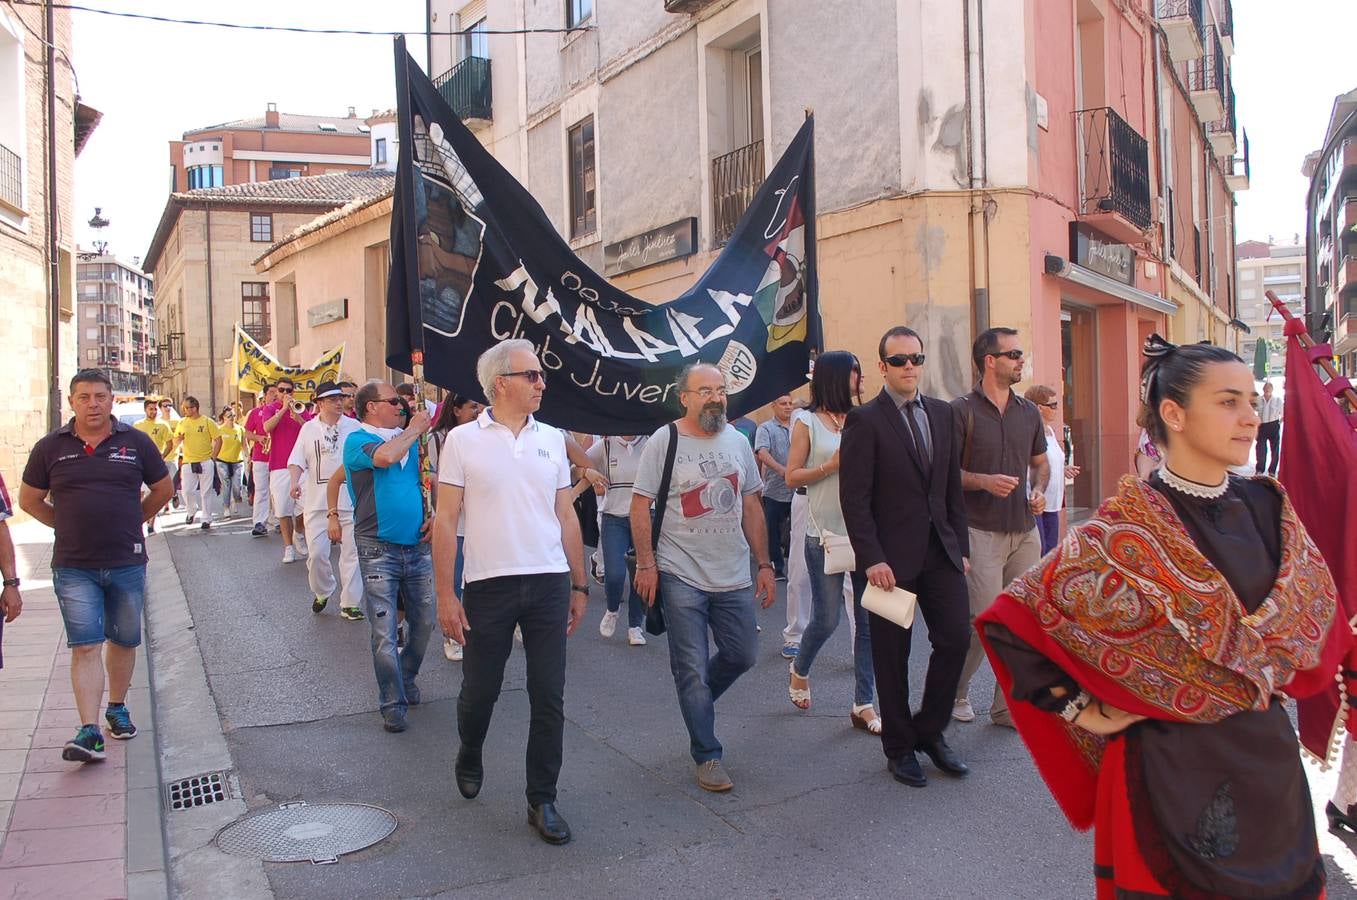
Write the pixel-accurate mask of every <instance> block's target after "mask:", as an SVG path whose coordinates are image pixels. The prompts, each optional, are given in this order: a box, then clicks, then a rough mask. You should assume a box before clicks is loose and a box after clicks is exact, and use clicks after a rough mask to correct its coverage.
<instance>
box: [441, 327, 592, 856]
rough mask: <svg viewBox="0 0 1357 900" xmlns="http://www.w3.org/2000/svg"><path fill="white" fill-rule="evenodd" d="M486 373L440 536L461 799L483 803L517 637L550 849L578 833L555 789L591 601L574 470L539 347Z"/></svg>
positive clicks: (444, 483) (513, 345)
mask: <svg viewBox="0 0 1357 900" xmlns="http://www.w3.org/2000/svg"><path fill="white" fill-rule="evenodd" d="M476 371H477V373H478V374H479V376H480V380H481V388H482V390H483V391H484V392H485V396H486V398H487V399H489V401H490V406H489V407H488V408H487V409H485V410H484V411H483V412H482V413H481V414H480V416H479V418H477V420H476V421H475V422H468V423H467V424H465V425H459V426H457V427H456V428H454V429H453V430H452V431H450V432H448V437H447V440H446V441H445V442H444V444H443V451H442V453H441V454H440V457H439V473H438V480H439V486H438V516H437V521H436V524H435V526H434V551H435V552H434V557H435V560H436V563H435V569H434V571H435V579H434V583H435V586H436V592H437V594H438V621H439V624H440V625H441V626H442V628H443V633H444V634H446V635H448V636H449V637H451V638H453V640H455V641H457V642H458V643H460V644H462V645H463V646H464V647H465V648H466V650H465V654H464V656H463V660H462V690H461V693H460V694H459V695H458V698H457V732H458V735H459V737H460V738H461V748H460V749H459V750H458V753H457V763H456V767H455V769H454V772H455V774H456V777H457V789H458V790H459V791H460V792H461V794H462V796H463V797H466V798H468V799H470V798H472V797H475V796H476V795H477V794H478V793H480V789H481V780H482V778H483V772H484V770H483V768H482V764H481V746H482V744H483V743H484V741H485V735H486V732H487V731H488V730H489V728H490V715H491V713H492V712H493V711H494V708H495V701H496V700H498V699H499V693H500V686H501V684H502V682H503V679H504V663H505V661H506V660H507V659H508V658H509V651H510V649H511V648H512V647H513V633H514V629H515V628H518V629H520V630H521V632H522V635H523V651H524V653H525V655H526V656H527V662H528V702H529V704H530V706H531V708H532V720H531V723H530V724H529V726H528V748H527V773H528V786H527V797H528V807H529V808H528V822H529V824H531V825H532V826H533V828H534V829H536V831H537V833H538V835H540V836H541V838H542V840H544V841H546V842H547V843H549V844H564V843H566V842H567V841H569V840H570V826H569V825H567V824H566V821H565V819H563V818H562V817H561V815H560V813H558V812H557V810H556V781H557V778H558V776H559V775H560V771H561V756H562V752H563V750H562V743H563V739H564V733H565V639H566V638H567V637H568V636H569V635H571V634H574V632H575V628H576V627H577V626H578V625H579V623H580V620H581V619H583V618H584V608H585V605H586V604H587V602H588V600H589V586H588V584H587V583H586V580H585V574H584V545H583V543H582V542H581V541H580V531H579V521H578V520H577V519H576V517H575V508H574V506H573V504H572V503H571V493H570V462H569V460H568V458H567V457H566V450H565V438H564V437H563V436H562V434H561V432H560V431H559V430H557V429H555V428H552V427H551V426H550V425H547V424H544V423H542V422H539V421H537V420H536V419H535V418H534V417H533V413H535V412H536V411H537V409H538V407H539V406H541V404H542V392H543V391H545V390H546V380H545V379H544V378H543V376H542V364H541V363H540V362H539V361H538V360H537V356H536V354H535V353H534V352H533V346H532V343H531V342H529V341H524V340H510V341H504V342H502V343H500V344H497V345H496V346H494V347H492V348H490V349H489V350H487V351H485V352H484V353H482V354H481V356H480V359H479V360H477V363H476ZM416 414H417V415H420V414H422V413H416ZM464 502H465V507H466V537H465V551H466V553H465V562H464V572H463V577H464V579H465V582H466V586H465V588H464V589H463V591H462V599H461V600H460V601H459V600H458V599H457V592H456V590H455V589H454V585H453V571H454V568H455V563H456V557H457V519H458V516H459V515H460V514H461V511H462V508H463V503H464Z"/></svg>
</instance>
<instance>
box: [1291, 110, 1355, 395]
mask: <svg viewBox="0 0 1357 900" xmlns="http://www.w3.org/2000/svg"><path fill="white" fill-rule="evenodd" d="M1302 172H1303V173H1304V175H1305V176H1306V177H1308V178H1309V179H1310V188H1309V190H1308V191H1307V193H1306V197H1305V212H1306V220H1305V251H1306V252H1305V283H1306V284H1307V285H1308V286H1309V291H1308V293H1307V294H1306V312H1307V313H1308V314H1309V319H1308V323H1309V326H1310V330H1311V332H1313V333H1315V334H1316V335H1319V337H1317V338H1316V339H1317V340H1324V339H1325V336H1327V337H1328V338H1330V339H1331V340H1332V342H1333V349H1334V354H1335V357H1336V359H1337V361H1338V368H1339V370H1340V371H1341V372H1342V373H1343V374H1344V375H1346V376H1348V377H1350V378H1351V377H1357V89H1354V90H1352V91H1349V92H1348V93H1346V94H1341V95H1339V96H1338V97H1337V98H1335V99H1334V104H1333V113H1332V114H1331V115H1330V117H1329V124H1328V127H1327V128H1326V129H1325V131H1324V143H1323V146H1322V147H1321V148H1320V149H1319V150H1316V151H1315V152H1314V153H1311V154H1310V155H1309V156H1307V157H1306V159H1305V165H1304V167H1303V169H1302Z"/></svg>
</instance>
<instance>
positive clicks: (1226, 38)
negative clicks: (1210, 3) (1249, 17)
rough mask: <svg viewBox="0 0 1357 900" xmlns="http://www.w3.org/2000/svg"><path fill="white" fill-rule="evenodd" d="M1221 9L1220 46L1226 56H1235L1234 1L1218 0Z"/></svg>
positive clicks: (1217, 3) (1217, 4)
mask: <svg viewBox="0 0 1357 900" xmlns="http://www.w3.org/2000/svg"><path fill="white" fill-rule="evenodd" d="M1216 8H1217V9H1218V10H1220V20H1219V23H1218V24H1219V25H1220V47H1221V49H1222V50H1224V51H1225V55H1226V56H1234V3H1233V2H1232V0H1216Z"/></svg>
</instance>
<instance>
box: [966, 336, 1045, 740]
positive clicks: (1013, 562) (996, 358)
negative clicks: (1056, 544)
mask: <svg viewBox="0 0 1357 900" xmlns="http://www.w3.org/2000/svg"><path fill="white" fill-rule="evenodd" d="M971 358H972V359H973V360H974V362H975V367H976V368H977V369H978V370H979V371H980V383H979V384H978V385H976V387H975V389H974V390H972V391H971V392H970V393H969V394H966V395H964V396H961V397H958V398H957V399H955V400H953V401H952V405H953V406H954V407H955V408H956V410H957V413H958V415H957V416H956V427H957V428H958V429H959V430H960V434H958V435H957V441H958V444H959V445H960V447H961V488H962V490H963V491H964V492H965V493H964V496H965V498H966V519H967V523H968V526H969V527H968V531H969V532H970V545H971V556H970V569H969V571H968V572H967V573H966V588H967V592H968V593H969V595H970V604H971V623H972V625H974V623H975V617H976V616H977V615H979V614H980V613H982V612H984V611H985V610H986V609H988V608H989V605H990V604H991V603H993V602H994V598H995V597H997V596H998V595H999V592H1000V591H1002V590H1003V589H1004V586H1005V585H1006V584H1008V583H1009V582H1010V581H1012V580H1013V579H1014V578H1017V577H1018V576H1019V575H1021V574H1022V573H1024V572H1026V571H1027V570H1028V569H1030V568H1031V567H1032V566H1033V565H1035V564H1036V562H1037V560H1038V559H1040V558H1041V540H1040V538H1039V537H1038V535H1037V523H1036V518H1035V517H1036V516H1037V515H1038V514H1040V513H1041V512H1042V511H1043V510H1044V509H1045V508H1046V496H1045V491H1046V483H1047V481H1048V480H1049V479H1050V477H1051V469H1050V465H1049V463H1048V462H1047V460H1046V428H1045V426H1044V425H1043V424H1042V421H1041V413H1040V411H1039V410H1038V409H1037V407H1036V405H1035V404H1033V403H1032V402H1031V401H1029V400H1026V399H1024V398H1023V397H1021V396H1019V395H1018V394H1017V393H1015V392H1014V391H1013V385H1015V384H1017V383H1018V382H1019V381H1022V377H1023V372H1022V367H1023V351H1022V349H1021V348H1020V347H1019V346H1018V332H1017V330H1016V329H1013V328H1002V327H998V328H990V329H988V330H987V331H985V332H983V333H982V334H981V335H980V337H978V338H976V341H975V345H974V346H973V347H972V348H971ZM984 658H985V651H984V649H983V647H981V645H980V640H979V638H978V637H977V636H976V634H975V631H974V629H972V631H971V646H970V650H969V652H967V654H966V666H965V668H964V669H962V672H961V684H960V685H959V686H958V687H957V698H956V704H955V705H954V706H953V708H952V718H954V719H956V720H957V721H958V722H969V721H971V720H973V719H974V718H975V711H974V710H973V709H972V708H971V701H970V698H969V689H970V683H971V676H973V675H974V674H975V673H976V670H978V669H979V668H980V664H981V662H983V661H984ZM989 715H990V720H991V721H992V722H994V724H996V725H1004V726H1007V727H1009V728H1012V727H1013V719H1012V717H1011V716H1010V715H1009V713H1008V703H1007V701H1005V699H1004V694H1003V691H1002V690H1000V688H999V685H998V684H997V683H996V684H995V686H994V703H993V705H992V706H991V707H990V713H989Z"/></svg>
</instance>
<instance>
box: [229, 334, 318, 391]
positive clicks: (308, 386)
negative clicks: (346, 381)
mask: <svg viewBox="0 0 1357 900" xmlns="http://www.w3.org/2000/svg"><path fill="white" fill-rule="evenodd" d="M343 364H344V345H343V344H340V345H339V346H338V347H336V348H334V349H333V350H331V351H329V352H328V353H326V354H324V355H323V356H321V358H320V359H318V360H316V363H315V365H313V366H311V367H310V368H309V369H303V368H301V367H299V366H285V365H283V364H282V363H280V362H278V360H276V359H274V358H273V354H271V353H269V352H268V351H267V350H265V349H264V348H263V347H261V346H260V345H259V343H258V342H257V341H256V340H255V339H254V338H252V337H250V336H249V335H248V334H246V333H245V332H244V330H242V329H241V327H240V326H239V325H237V326H236V348H235V354H234V355H233V357H232V359H231V376H232V380H234V381H235V382H236V384H237V385H239V386H240V389H241V390H242V391H244V392H245V393H247V394H262V393H263V392H264V388H265V386H266V385H270V384H273V383H274V382H275V381H277V380H278V379H279V378H284V377H286V378H291V379H292V382H293V384H294V385H296V388H297V391H296V393H295V394H293V395H292V399H294V400H302V401H308V400H310V399H311V395H312V394H314V393H315V392H316V386H317V385H318V384H320V383H321V382H322V381H338V380H339V370H340V368H342V366H343Z"/></svg>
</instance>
